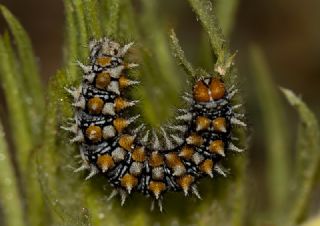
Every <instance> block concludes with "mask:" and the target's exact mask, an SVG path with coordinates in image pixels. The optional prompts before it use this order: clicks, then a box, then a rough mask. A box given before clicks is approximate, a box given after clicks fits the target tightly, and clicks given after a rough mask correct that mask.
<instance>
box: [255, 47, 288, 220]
mask: <svg viewBox="0 0 320 226" xmlns="http://www.w3.org/2000/svg"><path fill="white" fill-rule="evenodd" d="M250 53H251V62H252V64H253V73H254V76H253V77H252V79H253V86H254V87H255V93H256V96H257V101H258V104H259V105H258V106H259V108H260V109H261V114H262V122H261V123H262V126H263V131H264V135H265V142H264V144H265V145H266V147H267V148H266V153H267V156H266V157H267V166H266V169H268V170H267V181H268V183H267V184H268V191H270V201H271V206H272V207H271V212H272V215H273V217H275V218H279V217H280V216H281V214H284V211H285V207H286V206H285V204H286V203H287V198H288V190H289V185H288V183H289V181H288V179H289V172H288V170H289V166H288V161H287V160H288V142H287V141H288V139H287V134H288V131H287V126H286V120H285V115H284V109H283V105H282V104H281V102H280V99H279V98H280V96H279V93H278V92H277V91H278V90H277V89H276V88H275V84H274V83H273V81H272V79H271V74H270V72H269V71H268V66H267V65H266V62H265V59H264V57H263V54H262V51H261V50H260V48H259V47H257V46H252V47H251V48H250ZM278 220H280V219H278Z"/></svg>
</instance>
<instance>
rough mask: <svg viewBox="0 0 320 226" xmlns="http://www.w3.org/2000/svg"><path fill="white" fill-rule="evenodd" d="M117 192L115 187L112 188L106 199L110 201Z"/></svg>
mask: <svg viewBox="0 0 320 226" xmlns="http://www.w3.org/2000/svg"><path fill="white" fill-rule="evenodd" d="M118 194H119V192H118V191H117V190H116V189H113V190H112V192H111V194H110V195H109V197H108V198H107V201H110V200H111V199H113V198H114V197H115V196H116V195H118Z"/></svg>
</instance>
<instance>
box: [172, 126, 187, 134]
mask: <svg viewBox="0 0 320 226" xmlns="http://www.w3.org/2000/svg"><path fill="white" fill-rule="evenodd" d="M168 128H169V129H172V130H176V131H179V132H182V133H184V132H186V131H187V129H188V128H187V127H186V126H181V125H175V126H168Z"/></svg>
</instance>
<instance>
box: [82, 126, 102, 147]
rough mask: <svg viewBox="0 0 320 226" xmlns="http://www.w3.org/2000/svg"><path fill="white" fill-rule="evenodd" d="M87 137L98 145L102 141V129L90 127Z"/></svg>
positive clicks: (87, 130)
mask: <svg viewBox="0 0 320 226" xmlns="http://www.w3.org/2000/svg"><path fill="white" fill-rule="evenodd" d="M86 137H87V138H88V139H89V140H91V141H92V142H94V143H96V142H99V141H101V139H102V129H101V128H100V127H99V126H95V125H92V126H89V127H88V128H87V129H86Z"/></svg>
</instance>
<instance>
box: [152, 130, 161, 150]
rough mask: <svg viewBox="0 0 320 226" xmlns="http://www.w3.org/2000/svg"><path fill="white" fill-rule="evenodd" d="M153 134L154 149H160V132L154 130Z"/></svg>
mask: <svg viewBox="0 0 320 226" xmlns="http://www.w3.org/2000/svg"><path fill="white" fill-rule="evenodd" d="M152 136H153V139H152V140H153V141H152V142H153V144H152V148H153V149H154V150H159V149H160V141H159V137H158V134H157V133H156V132H155V131H153V132H152Z"/></svg>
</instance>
